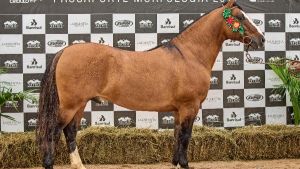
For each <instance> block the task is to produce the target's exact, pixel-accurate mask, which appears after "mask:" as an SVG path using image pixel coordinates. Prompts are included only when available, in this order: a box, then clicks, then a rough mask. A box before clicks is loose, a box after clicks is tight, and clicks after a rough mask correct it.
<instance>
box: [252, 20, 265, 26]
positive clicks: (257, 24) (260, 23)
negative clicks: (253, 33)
mask: <svg viewBox="0 0 300 169" xmlns="http://www.w3.org/2000/svg"><path fill="white" fill-rule="evenodd" d="M252 21H253V23H254V24H255V25H256V26H260V25H262V24H263V23H264V22H263V21H262V20H259V19H252Z"/></svg>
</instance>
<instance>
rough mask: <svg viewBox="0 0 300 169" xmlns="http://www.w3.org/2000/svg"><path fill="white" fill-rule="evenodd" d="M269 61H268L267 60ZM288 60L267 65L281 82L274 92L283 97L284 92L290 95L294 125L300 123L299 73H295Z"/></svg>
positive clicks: (272, 61)
mask: <svg viewBox="0 0 300 169" xmlns="http://www.w3.org/2000/svg"><path fill="white" fill-rule="evenodd" d="M269 61H270V60H269ZM291 63H292V62H291V60H289V59H281V58H277V59H273V60H271V61H270V62H269V63H268V65H269V66H270V67H271V68H272V70H273V71H274V72H275V74H276V75H277V76H278V77H279V78H280V79H281V80H282V83H283V84H281V85H275V87H276V89H275V92H277V93H280V94H283V95H285V93H286V92H288V93H289V95H290V100H291V102H292V105H293V112H294V121H295V125H299V123H300V73H299V72H296V71H295V69H293V67H292V66H291Z"/></svg>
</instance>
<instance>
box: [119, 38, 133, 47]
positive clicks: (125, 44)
mask: <svg viewBox="0 0 300 169" xmlns="http://www.w3.org/2000/svg"><path fill="white" fill-rule="evenodd" d="M117 44H118V47H121V48H129V47H130V46H131V42H130V41H129V40H128V39H120V40H119V41H118V42H117Z"/></svg>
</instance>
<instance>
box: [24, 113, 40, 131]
mask: <svg viewBox="0 0 300 169" xmlns="http://www.w3.org/2000/svg"><path fill="white" fill-rule="evenodd" d="M37 122H38V120H37V114H36V113H24V125H25V126H24V130H25V131H34V130H35V128H36V126H37Z"/></svg>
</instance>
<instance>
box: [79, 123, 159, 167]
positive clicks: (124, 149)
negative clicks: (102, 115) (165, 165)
mask: <svg viewBox="0 0 300 169" xmlns="http://www.w3.org/2000/svg"><path fill="white" fill-rule="evenodd" d="M78 142H79V152H80V154H81V157H82V160H83V161H84V162H85V163H89V164H126V163H131V164H145V163H155V162H158V161H159V160H160V156H159V153H158V140H157V137H156V132H155V131H154V130H147V129H135V128H121V129H116V128H88V129H86V130H85V131H83V132H82V134H81V135H80V138H79V140H78Z"/></svg>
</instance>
